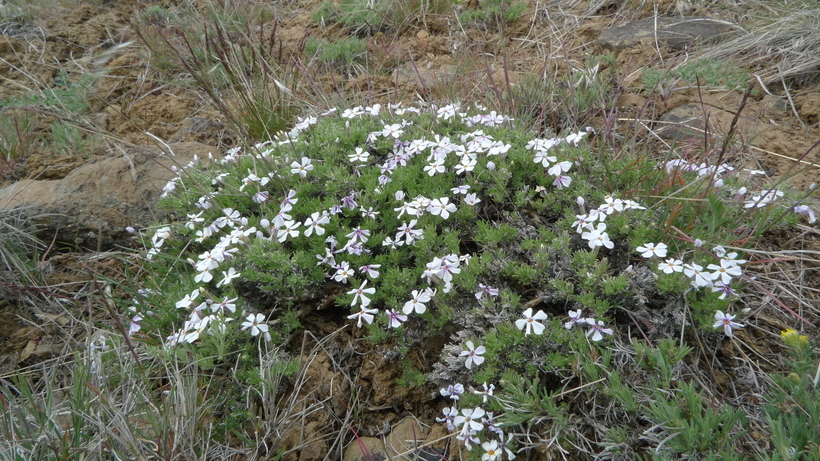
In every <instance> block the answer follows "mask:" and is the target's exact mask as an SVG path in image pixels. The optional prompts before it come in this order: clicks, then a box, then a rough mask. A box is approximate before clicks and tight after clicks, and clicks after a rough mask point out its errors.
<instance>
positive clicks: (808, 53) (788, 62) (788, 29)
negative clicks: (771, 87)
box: [703, 8, 820, 84]
mask: <svg viewBox="0 0 820 461" xmlns="http://www.w3.org/2000/svg"><path fill="white" fill-rule="evenodd" d="M703 57H710V58H717V59H736V60H737V61H739V62H746V63H749V64H750V65H751V66H753V67H758V68H759V70H758V71H757V75H758V76H759V77H760V79H761V80H762V81H763V82H764V83H767V84H768V83H773V82H780V81H784V80H791V81H801V80H803V82H802V83H807V82H806V81H807V80H809V79H811V78H816V75H817V72H818V71H820V8H814V9H801V10H794V11H791V12H788V13H786V14H784V15H782V16H779V17H777V18H776V19H775V20H774V21H772V22H770V23H768V24H765V25H763V26H761V27H753V28H751V29H749V30H748V31H746V32H745V33H743V34H741V35H739V36H737V37H735V38H733V39H731V40H728V41H726V42H723V43H721V44H719V45H717V46H715V47H714V48H712V49H710V50H708V51H707V52H706V53H705V54H704V56H703Z"/></svg>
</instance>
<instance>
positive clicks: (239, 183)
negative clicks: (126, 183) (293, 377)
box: [132, 105, 801, 456]
mask: <svg viewBox="0 0 820 461" xmlns="http://www.w3.org/2000/svg"><path fill="white" fill-rule="evenodd" d="M590 133H591V131H580V132H575V133H571V134H569V135H566V136H564V137H533V136H531V135H529V134H528V132H526V131H524V130H522V129H520V128H517V127H516V125H515V124H514V122H513V121H512V120H510V119H509V118H508V117H505V116H503V115H500V114H497V113H495V112H481V113H470V112H466V111H463V109H462V108H460V107H459V106H458V105H447V106H443V107H440V108H437V109H436V110H431V109H426V110H421V109H416V108H405V107H402V106H400V105H396V106H392V105H391V106H389V107H387V108H382V107H381V106H379V105H374V106H369V107H356V108H353V109H347V110H345V111H344V112H343V113H342V114H336V113H334V111H330V112H328V113H326V114H324V115H322V116H318V117H308V118H305V119H303V120H301V121H300V122H299V123H298V124H297V125H296V126H295V127H294V128H293V129H292V130H291V131H289V132H288V133H283V134H281V135H280V136H278V137H277V138H276V139H275V140H273V141H268V142H264V143H260V144H257V145H255V146H249V147H247V148H244V149H242V148H236V149H232V150H231V151H229V152H228V153H227V155H226V156H225V157H224V158H222V159H221V160H220V161H218V162H211V163H210V164H209V165H204V164H200V163H192V164H190V165H188V166H187V167H186V168H184V169H183V170H180V171H181V174H180V175H179V177H178V178H176V179H174V180H173V181H171V182H169V183H168V185H167V186H166V188H165V191H166V195H167V199H166V200H167V201H166V204H167V205H168V206H170V207H171V208H172V209H174V210H176V213H178V216H179V217H180V218H181V219H180V222H179V223H178V224H176V225H171V226H163V227H161V228H158V229H155V230H154V231H153V232H152V233H149V234H146V235H144V239H145V240H144V243H145V245H146V248H147V250H148V251H147V255H146V256H147V258H148V261H147V262H146V264H148V267H150V271H149V272H150V273H152V274H158V275H159V276H158V277H154V278H152V280H153V281H154V284H153V285H150V286H145V287H143V289H142V290H141V293H142V295H141V296H140V298H139V299H138V300H137V302H136V303H135V304H134V305H133V308H134V310H135V311H136V312H135V317H134V319H132V334H133V335H134V337H135V338H145V339H148V338H165V339H164V340H163V341H162V343H156V347H157V348H158V351H162V356H163V357H165V359H166V360H171V361H174V360H179V359H182V358H185V360H194V362H195V363H196V364H197V365H198V366H199V367H200V368H202V369H204V370H220V369H223V370H226V369H227V368H226V367H238V368H236V369H237V370H238V369H243V370H248V372H251V373H252V370H254V369H256V368H257V367H258V366H259V365H258V364H256V363H255V362H256V358H255V357H256V356H257V354H256V353H255V352H253V351H254V349H256V348H259V349H260V350H261V351H264V350H266V348H267V347H269V346H268V345H270V344H281V343H282V342H283V341H284V340H285V338H287V337H288V336H289V335H290V333H291V332H293V331H294V330H295V329H298V328H300V325H301V321H300V319H302V318H303V317H304V316H305V315H307V314H308V313H313V315H316V314H318V315H325V316H331V317H332V316H336V315H337V314H336V312H339V311H341V312H342V314H341V315H343V316H344V317H347V319H349V322H351V323H352V325H353V327H354V328H357V329H361V330H362V334H363V335H364V336H366V337H367V338H369V339H370V341H371V342H372V343H373V344H374V345H375V346H376V347H383V348H388V349H392V350H393V353H397V355H396V357H397V359H406V357H407V355H406V354H407V353H408V352H409V351H411V350H413V349H414V348H420V347H422V346H423V345H424V344H426V343H427V342H429V340H430V339H431V338H432V337H433V336H435V335H437V334H439V333H440V332H441V331H442V329H444V328H446V329H447V330H448V331H453V332H454V333H453V334H451V335H450V340H449V342H448V344H447V345H445V346H444V348H443V349H442V350H441V351H440V357H439V360H438V361H437V363H434V364H433V366H432V372H430V373H428V374H427V376H426V378H423V376H424V375H423V374H420V373H419V372H418V370H416V369H415V368H414V367H413V365H412V363H410V362H407V361H406V360H405V361H404V364H403V365H402V368H403V370H404V371H403V373H402V376H401V378H400V379H399V384H400V385H403V386H412V387H418V386H423V385H436V386H441V393H442V395H443V396H444V397H449V398H451V399H456V398H457V400H458V401H457V402H456V403H458V405H457V406H452V407H447V408H446V409H445V412H444V418H443V419H442V421H443V422H445V423H446V424H448V425H449V427H451V428H452V430H453V431H454V432H455V434H456V435H457V438H458V439H459V440H460V442H461V443H462V444H465V446H466V447H469V446H470V445H471V444H480V445H486V446H487V447H490V448H492V447H498V446H502V445H504V446H507V447H508V448H511V449H512V447H518V449H526V448H527V447H528V446H530V445H529V444H530V443H533V442H527V443H525V442H524V441H523V440H520V439H519V440H517V441H512V440H511V438H510V436H509V434H514V433H518V434H522V433H523V432H522V431H526V433H529V434H536V433H537V434H539V435H540V437H541V438H540V439H539V441H538V442H534V443H535V444H536V445H538V444H543V443H547V441H549V443H548V445H551V446H554V447H555V449H559V450H566V449H568V448H569V447H570V446H571V445H570V443H571V441H570V439H569V438H568V437H567V436H566V435H565V434H567V433H569V432H567V431H568V430H569V429H570V428H572V431H575V433H576V434H577V436H579V437H580V436H583V437H584V440H586V441H587V442H585V443H587V444H588V450H589V452H590V453H592V451H594V450H595V449H594V447H595V446H598V447H604V446H606V447H610V448H608V449H610V450H615V449H616V447H617V446H620V445H617V443H620V442H617V440H620V439H619V437H622V436H623V434H619V432H618V431H619V430H620V429H619V427H629V428H631V430H644V429H645V428H644V427H643V426H644V424H646V422H651V423H652V424H653V425H654V426H653V427H654V428H655V429H654V432H653V435H652V437H653V439H652V440H656V441H657V443H658V445H657V449H658V453H664V454H667V455H673V454H675V453H689V454H694V453H704V452H706V451H709V450H716V452H720V453H725V454H726V455H727V456H728V455H730V454H732V453H734V450H735V443H736V440H738V439H739V438H740V437H741V436H742V434H743V433H744V431H745V429H744V428H745V425H744V424H745V423H744V421H746V419H745V413H744V412H743V411H742V410H740V409H737V408H734V407H721V408H717V409H711V408H710V407H709V405H708V404H707V402H708V396H706V395H705V394H704V393H703V391H701V390H698V389H697V388H696V387H694V385H693V381H691V380H688V379H684V377H683V376H681V375H680V364H681V363H682V361H683V360H684V359H685V358H686V357H687V356H688V355H689V354H690V353H691V351H692V350H693V347H694V345H691V344H689V343H687V342H680V341H679V339H677V338H680V337H681V335H682V334H684V332H686V331H691V334H693V335H695V336H697V337H699V338H701V339H700V341H705V342H707V343H709V344H717V343H719V342H720V341H721V337H727V338H728V340H730V341H731V340H732V338H733V337H734V334H735V333H736V332H737V331H738V330H742V329H743V328H744V327H746V326H747V325H748V322H750V321H753V320H752V319H746V318H744V315H745V314H744V311H743V310H742V309H739V308H738V307H736V306H737V305H738V302H739V300H741V299H742V296H743V292H744V291H745V290H748V289H749V287H750V286H751V285H753V284H754V282H753V281H752V279H750V278H749V277H748V276H747V275H746V274H745V270H744V268H745V266H746V264H747V263H748V261H747V260H746V259H747V257H748V256H746V254H744V249H746V248H749V247H750V245H751V244H753V242H754V241H755V238H756V237H757V236H758V235H759V234H760V232H762V229H764V228H770V227H771V226H782V225H786V224H789V223H792V222H795V221H796V220H797V219H800V218H801V217H800V215H799V214H796V213H794V212H793V211H791V207H792V206H793V205H792V203H793V202H788V201H787V199H786V198H785V194H784V192H783V191H781V190H775V189H766V188H765V187H764V188H763V189H762V191H761V192H759V193H756V194H751V193H749V194H746V193H745V192H744V191H743V190H742V189H741V188H742V187H744V186H742V184H750V183H748V182H747V178H748V173H746V172H743V171H742V170H737V169H735V168H733V167H731V166H729V165H716V166H711V165H708V164H697V163H692V162H690V161H687V160H683V159H670V160H668V161H667V162H665V163H663V164H661V165H660V167H659V165H657V163H656V161H654V160H650V159H649V158H635V157H631V156H622V157H621V158H616V159H612V158H608V157H607V156H606V155H603V154H596V153H594V151H593V150H592V149H590V148H589V147H588V145H587V144H586V141H585V139H586V138H588V137H589V136H590ZM183 171H184V172H183ZM678 184H683V185H686V187H682V188H681V187H678V186H677V185H678ZM522 185H523V186H522ZM750 185H751V184H750ZM658 197H662V198H661V199H659V198H658ZM778 208H780V209H787V210H788V211H789V213H779V212H777V211H776V210H778ZM775 217H776V218H777V219H778V221H772V219H775ZM716 219H718V220H719V221H716ZM161 274H168V275H169V276H166V275H161ZM170 274H174V275H173V276H170ZM169 300H170V301H169ZM683 306H689V307H688V309H689V310H690V314H689V315H691V319H692V323H691V325H687V324H685V323H684V324H680V323H669V324H665V325H655V327H654V328H655V331H654V332H652V333H650V332H647V331H645V330H644V328H645V325H644V324H642V323H635V316H636V315H638V316H641V317H643V316H647V318H648V316H657V315H662V316H668V318H675V317H676V316H678V315H679V314H678V312H680V310H681V309H683ZM733 311H734V313H732V312H733ZM630 332H632V334H630ZM647 335H651V336H652V337H654V338H656V340H659V341H660V342H659V344H658V345H656V346H651V345H649V343H647V342H644V341H645V340H646V339H647ZM154 341H156V339H152V340H151V342H154ZM609 343H613V344H617V345H619V346H618V348H617V350H618V351H619V352H618V353H617V354H615V353H614V352H613V349H612V348H609V347H606V346H605V345H606V344H609ZM613 361H617V363H619V364H621V366H619V368H618V369H615V368H613V366H612V365H613V363H615V362H613ZM641 370H642V371H641ZM557 383H569V384H570V385H571V386H576V387H577V392H579V393H584V394H587V395H588V397H589V398H593V397H592V396H594V399H604V401H607V402H611V404H612V405H615V407H614V408H620V410H618V413H616V414H614V415H613V418H612V419H611V421H612V423H611V424H612V425H611V426H608V427H609V429H611V432H607V434H609V436H608V437H610V438H609V439H608V438H607V437H603V436H600V435H596V433H595V431H589V430H587V429H583V428H582V426H583V424H582V425H581V426H578V425H577V423H575V422H572V421H571V420H570V419H569V418H568V417H567V416H566V414H567V412H568V411H570V409H569V407H568V405H570V404H571V402H573V401H576V400H575V399H569V398H568V397H569V394H571V393H573V392H576V391H567V390H566V389H567V384H564V385H557ZM470 388H472V389H475V393H472V392H467V391H466V390H468V389H470ZM646 389H658V390H657V391H648V390H646ZM660 389H664V391H661V390H660ZM666 392H673V393H675V394H676V395H678V398H677V399H676V400H675V402H676V403H675V404H674V405H671V406H670V405H667V403H666V402H667V401H668V398H667V397H668V396H667V394H666ZM584 400H587V399H584ZM678 401H685V402H687V406H686V407H684V408H681V407H680V405H678V404H677V402H678ZM573 405H575V404H573ZM572 411H573V412H574V414H576V415H577V416H578V417H580V418H581V420H584V421H586V418H593V415H594V412H595V411H596V410H595V407H589V408H582V407H573V410H572ZM487 412H491V413H492V415H494V416H490V417H489V418H490V419H489V420H486V419H482V418H486V417H485V415H487V414H490V413H487ZM525 428H526V429H525ZM709 434H711V435H709ZM654 437H657V439H655V438H654ZM669 438H673V439H674V442H671V443H670V442H668V441H666V442H663V441H664V440H667V439H669ZM512 439H515V437H512ZM494 444H495V445H494ZM499 444H500V445H499ZM608 444H612V445H608ZM621 448H622V449H624V450H627V451H629V450H633V451H634V450H637V449H638V447H637V445H635V444H629V443H627V444H626V446H625V447H623V446H622V447H621Z"/></svg>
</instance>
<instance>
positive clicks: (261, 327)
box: [241, 314, 270, 341]
mask: <svg viewBox="0 0 820 461" xmlns="http://www.w3.org/2000/svg"><path fill="white" fill-rule="evenodd" d="M248 328H250V329H251V336H258V335H259V333H262V335H263V336H264V337H265V339H266V340H268V341H270V333H268V325H267V324H266V323H265V316H264V315H262V314H255V315H254V314H248V317H247V319H246V320H245V321H244V322H242V328H241V330H242V331H245V330H247V329H248Z"/></svg>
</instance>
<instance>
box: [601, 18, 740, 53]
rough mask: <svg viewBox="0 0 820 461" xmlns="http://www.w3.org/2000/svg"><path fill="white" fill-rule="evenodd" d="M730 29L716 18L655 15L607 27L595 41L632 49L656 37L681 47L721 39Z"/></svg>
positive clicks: (731, 29) (728, 33)
mask: <svg viewBox="0 0 820 461" xmlns="http://www.w3.org/2000/svg"><path fill="white" fill-rule="evenodd" d="M734 30H735V27H734V24H732V23H730V22H727V21H721V20H718V19H712V18H706V17H695V18H668V17H657V18H649V19H642V20H640V21H635V22H631V23H629V24H626V25H623V26H620V27H615V28H612V29H608V30H606V31H604V32H603V33H602V34H601V35H600V36H599V37H598V44H599V45H601V46H602V47H604V48H608V49H616V50H620V49H625V48H632V47H634V46H636V45H638V44H640V43H641V42H643V41H650V42H654V40H655V37H656V36H657V39H658V41H659V42H661V43H665V44H667V45H668V46H669V47H670V48H672V49H681V48H683V47H685V46H687V45H689V44H691V43H706V42H709V43H714V42H718V41H721V40H723V39H724V38H726V37H727V36H729V35H730V34H731V33H732V32H733V31H734Z"/></svg>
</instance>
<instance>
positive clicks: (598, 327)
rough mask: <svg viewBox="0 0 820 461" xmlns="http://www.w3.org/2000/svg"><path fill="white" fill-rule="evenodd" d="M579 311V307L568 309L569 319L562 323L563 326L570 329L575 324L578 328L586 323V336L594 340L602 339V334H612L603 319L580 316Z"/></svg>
mask: <svg viewBox="0 0 820 461" xmlns="http://www.w3.org/2000/svg"><path fill="white" fill-rule="evenodd" d="M581 312H582V311H581V309H578V310H574V311H573V310H571V311H569V321H568V322H565V323H564V328H566V329H567V330H570V329H572V328H574V327H576V326H577V327H579V328H580V327H583V326H584V325H586V326H587V327H588V328H587V331H586V336H587V338H590V339H592V340H593V341H595V342H598V341H600V340H602V339H604V335H611V334H612V328H606V327H605V326H604V322H603V320H595V319H594V318H592V317H586V318H584V317H582V316H581Z"/></svg>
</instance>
